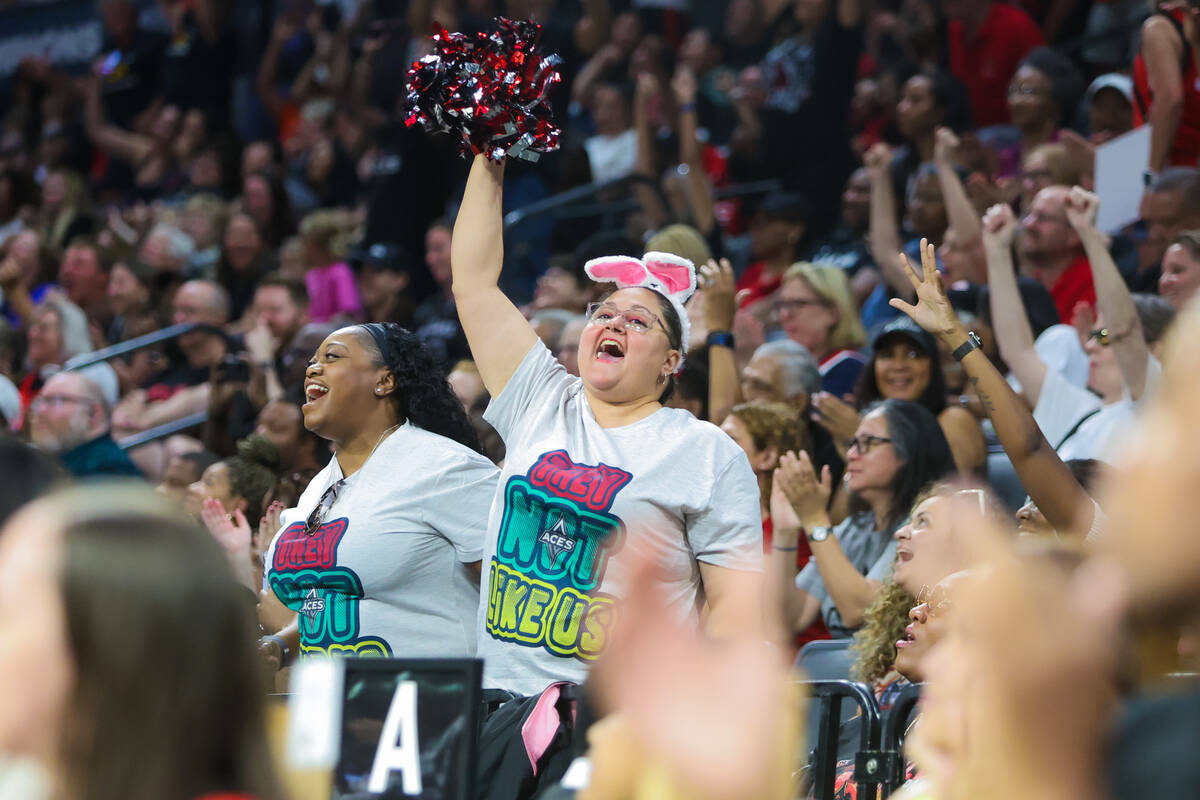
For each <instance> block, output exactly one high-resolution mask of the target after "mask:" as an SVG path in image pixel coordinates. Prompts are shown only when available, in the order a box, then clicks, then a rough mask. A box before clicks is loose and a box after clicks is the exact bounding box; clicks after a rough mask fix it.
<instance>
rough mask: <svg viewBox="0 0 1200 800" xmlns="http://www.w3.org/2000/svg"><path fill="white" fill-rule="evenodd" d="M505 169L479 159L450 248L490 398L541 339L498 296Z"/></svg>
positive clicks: (470, 339) (459, 301)
mask: <svg viewBox="0 0 1200 800" xmlns="http://www.w3.org/2000/svg"><path fill="white" fill-rule="evenodd" d="M503 183H504V165H503V164H496V163H493V162H492V161H489V160H488V159H487V157H486V156H483V155H477V156H475V162H474V163H473V164H472V165H471V174H470V175H469V176H468V177H467V188H466V191H465V192H463V199H462V205H461V206H460V207H459V209H458V218H457V219H456V220H455V221H454V236H453V239H452V240H451V244H450V267H451V274H452V276H453V281H454V283H453V291H454V302H455V304H456V305H457V306H458V319H459V321H460V322H461V323H462V327H463V332H464V333H466V335H467V344H469V345H470V346H471V355H472V356H473V357H474V359H475V364H476V365H477V366H478V367H479V376H480V377H481V378H483V385H484V386H486V387H487V390H488V393H489V394H491V395H492V397H495V396H496V395H498V394H500V392H502V391H504V387H505V386H507V385H508V379H509V378H511V377H512V375H513V373H514V372H516V371H517V367H518V366H520V364H521V360H522V359H523V358H525V354H526V353H528V352H529V348H531V347H533V345H534V343H535V342H537V334H536V333H534V330H533V328H532V327H531V326H530V325H529V322H528V321H526V319H525V317H524V316H523V315H522V314H521V312H520V311H519V310H518V309H517V307H516V306H515V305H513V302H512V301H511V300H509V299H508V297H506V296H505V294H504V292H502V291H500V285H499V280H500V268H501V267H502V266H503V265H504V222H503V218H502V215H501V209H502V203H503V194H504V192H503Z"/></svg>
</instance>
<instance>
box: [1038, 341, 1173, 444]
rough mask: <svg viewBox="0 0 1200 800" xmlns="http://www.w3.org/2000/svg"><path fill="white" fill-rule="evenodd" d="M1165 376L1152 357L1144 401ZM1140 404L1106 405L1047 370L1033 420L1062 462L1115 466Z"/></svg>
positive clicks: (1147, 370) (1098, 398)
mask: <svg viewBox="0 0 1200 800" xmlns="http://www.w3.org/2000/svg"><path fill="white" fill-rule="evenodd" d="M1161 376H1162V364H1160V363H1159V361H1158V359H1157V358H1155V357H1154V356H1150V357H1149V360H1148V361H1147V364H1146V385H1145V389H1144V391H1143V393H1142V399H1144V398H1146V397H1149V396H1151V395H1153V393H1154V392H1155V390H1156V389H1157V388H1158V383H1159V380H1160V379H1161ZM1137 410H1138V403H1135V402H1133V400H1131V399H1130V397H1129V394H1128V391H1126V394H1125V397H1124V398H1123V399H1121V400H1119V401H1118V402H1116V403H1109V404H1107V405H1106V404H1105V403H1104V401H1102V400H1101V399H1100V397H1099V396H1098V395H1096V394H1095V393H1094V392H1092V391H1090V390H1088V389H1086V388H1083V387H1080V386H1077V385H1075V384H1073V383H1071V382H1070V381H1069V380H1067V379H1066V378H1064V377H1063V375H1062V373H1061V372H1059V371H1057V370H1054V369H1047V370H1046V377H1045V379H1044V380H1043V381H1042V392H1041V394H1039V395H1038V400H1037V406H1036V407H1035V408H1034V409H1033V418H1034V420H1036V421H1037V424H1038V426H1039V427H1040V428H1041V429H1042V433H1043V434H1045V436H1046V441H1048V442H1049V443H1050V446H1051V447H1053V448H1055V450H1057V452H1058V455H1059V457H1060V458H1061V459H1062V460H1063V461H1070V460H1071V459H1074V458H1096V459H1100V460H1101V461H1107V462H1109V463H1112V464H1119V463H1120V461H1121V445H1122V440H1123V437H1124V436H1125V435H1126V434H1127V433H1128V431H1129V430H1130V428H1131V427H1132V425H1133V421H1134V419H1135V417H1136V415H1137Z"/></svg>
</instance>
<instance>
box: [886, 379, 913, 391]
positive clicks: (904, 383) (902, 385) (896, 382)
mask: <svg viewBox="0 0 1200 800" xmlns="http://www.w3.org/2000/svg"><path fill="white" fill-rule="evenodd" d="M887 385H888V386H889V387H890V388H891V389H893V390H894V391H897V392H904V391H908V389H909V388H911V387H912V385H913V379H912V378H910V377H907V376H904V377H893V378H888V379H887Z"/></svg>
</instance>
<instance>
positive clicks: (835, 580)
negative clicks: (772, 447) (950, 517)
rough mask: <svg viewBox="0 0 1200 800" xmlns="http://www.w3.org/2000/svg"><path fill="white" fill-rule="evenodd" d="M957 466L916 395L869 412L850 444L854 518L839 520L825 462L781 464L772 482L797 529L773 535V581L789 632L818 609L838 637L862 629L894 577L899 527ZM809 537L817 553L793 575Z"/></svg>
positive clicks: (793, 459) (790, 458)
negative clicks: (801, 544)
mask: <svg viewBox="0 0 1200 800" xmlns="http://www.w3.org/2000/svg"><path fill="white" fill-rule="evenodd" d="M953 472H954V458H953V456H952V455H951V453H950V445H949V444H948V443H947V442H946V437H945V435H944V434H943V433H942V429H941V427H940V426H939V425H938V421H937V418H936V417H934V416H933V414H931V413H930V412H929V411H928V410H927V409H926V408H925V407H924V406H921V405H919V404H917V403H915V402H912V401H910V400H896V399H888V400H883V401H881V402H879V403H877V404H876V405H874V406H872V407H871V408H869V409H868V410H867V413H866V414H864V415H863V418H862V422H860V423H859V426H858V430H857V431H856V432H855V434H854V438H852V439H851V440H850V445H849V447H847V448H846V474H845V477H844V478H843V481H844V483H845V488H846V489H847V490H848V491H849V493H850V500H851V514H850V516H848V517H846V519H844V520H842V522H841V523H839V524H838V525H837V526H833V525H832V522H831V520H830V518H829V512H828V511H827V508H828V506H829V496H830V494H831V493H832V491H833V480H832V478H831V476H830V473H829V467H825V468H824V469H822V470H821V472H820V474H819V475H818V474H817V472H816V470H815V469H814V468H813V465H812V460H811V458H810V457H809V454H808V453H805V452H801V453H799V454H796V453H788V454H786V455H784V456H783V457H782V458H781V459H780V461H779V468H778V469H777V470H776V471H775V483H776V484H777V485H779V486H780V487H781V488H782V490H783V493H784V495H785V496H786V497H787V499H788V502H789V503H790V504H791V506H792V510H793V511H795V514H796V518H797V521H798V522H799V525H798V526H795V527H790V528H785V527H783V526H777V527H776V528H775V530H774V532H773V535H774V541H773V542H772V553H771V557H770V563H771V566H770V568H769V569H770V577H769V580H771V581H772V582H773V584H774V587H775V595H776V596H777V597H778V598H780V601H781V603H782V612H783V620H784V623H785V625H786V626H790V631H792V632H794V631H802V630H804V629H805V628H807V627H808V626H809V625H811V624H812V623H813V621H814V620H815V619H816V618H817V616H818V615H820V616H821V617H822V618H823V619H824V620H825V626H826V627H827V628H828V629H829V633H830V635H831V636H832V637H833V638H835V639H840V638H845V637H847V636H850V635H851V634H852V633H853V632H854V630H855V629H857V628H858V627H859V626H860V625H862V623H863V620H864V619H865V614H866V611H867V608H868V607H869V606H870V605H871V603H872V602H873V601H874V600H875V597H876V595H877V594H878V593H879V589H880V586H882V584H883V582H884V581H885V580H887V578H888V577H889V576H890V574H891V570H892V562H893V561H894V560H895V557H896V540H895V538H894V537H893V532H894V531H895V530H896V528H897V527H898V526H899V525H901V524H902V523H903V522H904V520H905V518H906V516H907V514H908V511H909V509H910V508H912V506H913V501H914V500H915V499H916V497H917V495H918V493H919V492H920V491H921V489H923V488H924V487H925V486H927V485H929V484H930V483H932V482H934V481H937V480H940V479H942V478H945V477H947V476H948V475H950V474H951V473H953ZM801 535H804V536H806V537H807V538H808V544H809V548H810V549H811V550H812V559H811V560H810V561H809V562H808V564H807V565H805V567H804V569H802V570H800V572H799V574H797V572H796V548H797V543H798V539H799V537H800V536H801Z"/></svg>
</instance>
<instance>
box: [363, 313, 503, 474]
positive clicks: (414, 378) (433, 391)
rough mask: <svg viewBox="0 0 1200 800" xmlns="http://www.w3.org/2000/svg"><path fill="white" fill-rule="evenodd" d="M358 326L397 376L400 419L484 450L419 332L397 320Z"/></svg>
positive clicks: (378, 359) (377, 361)
mask: <svg viewBox="0 0 1200 800" xmlns="http://www.w3.org/2000/svg"><path fill="white" fill-rule="evenodd" d="M355 327H356V328H357V329H358V330H360V331H361V332H362V336H360V337H359V338H360V339H361V340H362V343H363V346H364V347H365V348H366V349H367V352H369V353H370V354H371V358H372V359H373V360H374V362H375V364H376V365H378V366H381V367H383V368H385V369H386V370H388V372H391V373H392V375H393V376H394V377H395V378H396V391H395V392H393V393H392V398H393V399H394V400H395V402H396V404H397V410H398V411H399V412H400V416H401V418H403V419H405V420H410V421H411V422H412V423H413V424H414V425H417V426H418V427H421V428H424V429H425V430H427V431H431V432H433V433H436V434H439V435H441V436H445V437H446V438H447V439H453V440H454V441H456V442H458V443H459V444H461V445H463V446H465V447H469V448H471V449H472V450H474V451H475V452H476V453H480V454H482V453H483V447H482V446H481V445H480V444H479V436H478V435H477V434H476V433H475V428H474V427H472V425H471V421H470V420H469V419H468V418H467V412H466V411H465V410H464V409H463V407H462V403H460V402H459V401H458V398H457V397H455V396H454V392H453V391H452V390H451V389H450V384H449V383H447V382H446V379H445V378H444V377H443V376H442V372H441V370H439V369H438V366H437V363H436V362H435V361H434V358H433V355H432V354H430V352H429V350H428V349H427V348H426V347H425V345H423V344H421V340H420V339H418V338H417V336H416V334H414V333H412V332H411V331H409V330H406V329H405V328H403V327H401V326H400V325H397V324H396V323H394V322H368V323H366V324H365V325H357V326H355Z"/></svg>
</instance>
